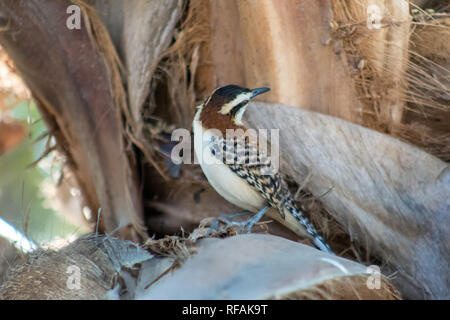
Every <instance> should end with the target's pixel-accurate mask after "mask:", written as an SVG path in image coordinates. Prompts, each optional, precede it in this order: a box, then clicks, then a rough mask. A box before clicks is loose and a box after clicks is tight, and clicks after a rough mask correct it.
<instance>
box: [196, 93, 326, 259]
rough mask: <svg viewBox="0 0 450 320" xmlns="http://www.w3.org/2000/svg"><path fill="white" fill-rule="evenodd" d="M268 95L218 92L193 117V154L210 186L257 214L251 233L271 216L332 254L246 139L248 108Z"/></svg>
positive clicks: (259, 150)
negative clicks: (257, 97)
mask: <svg viewBox="0 0 450 320" xmlns="http://www.w3.org/2000/svg"><path fill="white" fill-rule="evenodd" d="M269 90H270V89H269V88H257V89H252V90H250V89H247V88H243V87H240V86H237V85H227V86H224V87H220V88H218V89H216V90H215V91H214V92H213V93H212V94H211V95H210V96H209V97H208V98H207V99H206V100H205V101H204V102H203V103H202V104H201V105H200V106H199V107H198V110H197V112H196V114H195V117H194V121H193V125H192V127H193V131H194V149H195V154H196V156H197V159H198V160H199V161H200V165H201V167H202V170H203V172H204V174H205V176H206V178H207V179H208V181H209V183H210V184H211V185H212V186H213V188H214V189H215V190H216V191H217V192H218V193H219V194H220V195H221V196H222V197H223V198H225V199H226V200H228V201H229V202H231V203H233V204H234V205H236V206H238V207H240V208H242V209H245V210H248V211H250V212H254V213H256V215H255V216H254V217H252V218H250V219H249V220H248V221H246V222H245V223H244V224H245V225H246V226H247V227H248V231H249V232H250V231H251V228H252V226H253V225H254V224H255V223H256V222H258V221H259V219H261V217H262V216H263V215H264V214H266V213H267V214H268V215H269V216H271V217H272V218H274V219H276V220H278V221H280V222H281V223H283V224H284V225H286V226H287V227H288V228H290V229H291V230H293V231H294V232H296V233H298V234H300V235H303V236H307V237H309V238H310V239H311V240H312V241H313V243H314V245H315V246H316V247H317V248H318V249H320V250H322V251H325V252H328V253H333V252H332V251H331V249H330V247H329V246H328V244H327V243H326V242H325V241H324V240H323V239H322V237H321V236H320V235H319V234H318V233H317V231H316V230H315V228H314V227H313V226H312V225H311V224H310V222H309V221H308V219H307V218H306V217H305V216H304V215H303V213H302V212H301V211H300V210H298V208H297V206H296V204H295V201H294V198H293V197H292V195H291V193H290V191H289V189H288V187H287V184H286V182H285V181H284V180H283V177H282V176H281V174H280V173H279V172H278V171H276V172H273V170H271V169H270V167H271V160H270V159H269V158H268V157H267V156H266V154H265V152H264V150H262V148H260V144H258V143H255V139H253V140H252V139H250V138H249V136H248V135H245V132H247V128H246V127H245V126H244V125H243V123H242V116H243V114H244V112H245V110H246V108H247V106H248V103H249V102H250V100H252V99H253V98H255V97H256V96H258V95H260V94H262V93H265V92H267V91H269ZM269 208H270V209H271V210H269ZM273 209H275V210H273ZM268 210H269V211H268ZM234 224H237V223H234Z"/></svg>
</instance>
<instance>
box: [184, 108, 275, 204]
mask: <svg viewBox="0 0 450 320" xmlns="http://www.w3.org/2000/svg"><path fill="white" fill-rule="evenodd" d="M200 112H201V108H199V110H198V111H197V114H196V115H195V118H194V122H193V124H192V128H193V131H194V150H195V155H196V157H197V159H198V161H199V163H200V166H201V167H202V170H203V173H204V174H205V176H206V178H207V179H208V181H209V183H210V184H211V186H212V187H213V188H214V189H215V190H216V191H217V192H218V193H219V194H220V195H221V196H222V197H224V198H225V199H226V200H227V201H229V202H231V203H233V204H234V205H236V206H238V207H240V208H242V209H245V210H249V211H252V212H258V211H259V210H261V209H262V208H263V207H264V206H265V205H266V200H265V199H264V198H263V197H262V196H261V195H260V193H259V192H258V191H257V190H255V189H254V188H253V187H251V186H250V185H249V184H248V183H247V182H246V181H245V180H244V179H242V178H241V177H239V176H238V175H237V174H236V173H234V172H233V171H232V170H231V169H230V168H229V167H228V166H227V165H226V164H224V163H222V162H218V161H217V159H216V157H215V156H214V155H213V154H212V152H211V148H210V143H211V139H212V138H213V135H214V132H213V131H211V130H205V128H203V126H202V124H201V122H200V121H199V118H200Z"/></svg>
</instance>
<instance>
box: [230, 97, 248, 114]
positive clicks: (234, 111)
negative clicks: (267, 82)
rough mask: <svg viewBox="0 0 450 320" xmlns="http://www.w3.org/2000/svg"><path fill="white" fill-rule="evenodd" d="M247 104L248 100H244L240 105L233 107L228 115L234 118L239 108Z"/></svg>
mask: <svg viewBox="0 0 450 320" xmlns="http://www.w3.org/2000/svg"><path fill="white" fill-rule="evenodd" d="M247 103H248V100H244V101H242V102H241V103H239V104H238V105H236V106H234V107H233V109H231V111H230V114H231V115H232V116H234V115H235V114H236V112H238V111H239V109H240V108H242V107H243V106H245V105H246V104H247Z"/></svg>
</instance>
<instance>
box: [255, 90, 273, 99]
mask: <svg viewBox="0 0 450 320" xmlns="http://www.w3.org/2000/svg"><path fill="white" fill-rule="evenodd" d="M267 91H270V88H256V89H253V90H252V97H251V98H250V99H253V98H254V97H256V96H258V95H260V94H263V93H264V92H267Z"/></svg>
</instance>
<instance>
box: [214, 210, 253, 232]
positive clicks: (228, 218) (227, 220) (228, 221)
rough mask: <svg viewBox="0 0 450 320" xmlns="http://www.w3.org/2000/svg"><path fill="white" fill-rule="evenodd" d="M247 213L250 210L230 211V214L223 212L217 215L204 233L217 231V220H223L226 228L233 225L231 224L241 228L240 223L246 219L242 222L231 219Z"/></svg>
mask: <svg viewBox="0 0 450 320" xmlns="http://www.w3.org/2000/svg"><path fill="white" fill-rule="evenodd" d="M249 214H251V212H250V211H244V212H238V213H231V214H224V215H222V216H220V217H218V218H217V219H215V220H214V221H213V223H212V224H211V226H210V227H209V229H208V232H207V233H206V235H207V236H208V235H210V234H211V232H212V231H219V222H223V223H224V224H225V226H226V228H227V229H228V228H229V227H233V226H239V227H241V228H242V224H243V223H246V221H244V222H237V221H232V220H231V219H233V218H236V217H242V216H245V215H249Z"/></svg>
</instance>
